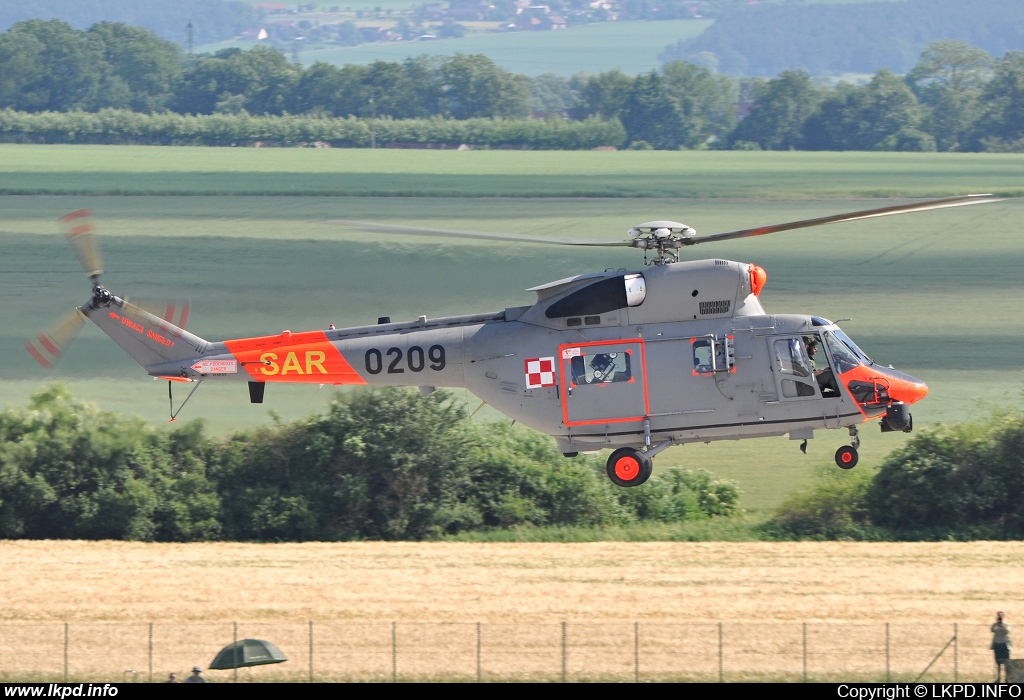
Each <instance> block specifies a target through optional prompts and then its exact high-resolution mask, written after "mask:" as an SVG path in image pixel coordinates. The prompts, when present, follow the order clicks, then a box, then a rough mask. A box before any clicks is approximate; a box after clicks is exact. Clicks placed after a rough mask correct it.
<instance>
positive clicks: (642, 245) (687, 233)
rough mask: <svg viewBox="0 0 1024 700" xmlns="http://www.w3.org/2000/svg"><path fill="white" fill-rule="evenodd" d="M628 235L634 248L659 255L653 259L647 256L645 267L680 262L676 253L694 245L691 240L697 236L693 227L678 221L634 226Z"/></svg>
mask: <svg viewBox="0 0 1024 700" xmlns="http://www.w3.org/2000/svg"><path fill="white" fill-rule="evenodd" d="M626 233H627V235H628V236H629V238H630V240H631V243H632V246H633V247H634V248H639V249H640V250H644V251H648V250H650V251H655V252H656V253H657V255H655V256H654V257H653V258H648V257H647V256H646V254H645V255H644V264H645V265H665V264H666V263H673V262H679V253H677V252H676V251H677V250H679V249H680V248H682V247H683V246H684V245H692V244H693V243H694V241H693V240H691V239H693V238H694V237H695V236H696V235H697V231H696V230H694V229H693V227H691V226H687V225H686V224H682V223H679V222H678V221H648V222H647V223H645V224H640V225H639V226H634V227H633V228H631V229H629V231H627V232H626Z"/></svg>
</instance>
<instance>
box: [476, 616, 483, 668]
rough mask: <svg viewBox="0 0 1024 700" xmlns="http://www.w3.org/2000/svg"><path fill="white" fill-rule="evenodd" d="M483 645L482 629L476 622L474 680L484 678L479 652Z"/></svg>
mask: <svg viewBox="0 0 1024 700" xmlns="http://www.w3.org/2000/svg"><path fill="white" fill-rule="evenodd" d="M482 647H483V630H482V629H481V625H480V623H479V622H478V623H476V682H477V683H482V682H483V679H484V672H483V664H482V661H481V653H482Z"/></svg>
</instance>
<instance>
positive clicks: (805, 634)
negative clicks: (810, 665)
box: [804, 622, 807, 683]
mask: <svg viewBox="0 0 1024 700" xmlns="http://www.w3.org/2000/svg"><path fill="white" fill-rule="evenodd" d="M806 682H807V623H806V622H805V623H804V683H806Z"/></svg>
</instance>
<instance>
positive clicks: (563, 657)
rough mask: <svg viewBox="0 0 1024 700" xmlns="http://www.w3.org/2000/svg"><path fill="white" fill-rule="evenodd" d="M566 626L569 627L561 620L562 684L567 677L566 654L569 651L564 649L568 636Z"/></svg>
mask: <svg viewBox="0 0 1024 700" xmlns="http://www.w3.org/2000/svg"><path fill="white" fill-rule="evenodd" d="M568 626H569V623H568V622H565V621H564V620H563V621H562V682H563V683H565V679H566V676H567V675H568V674H567V673H566V666H567V664H568V654H569V651H568V649H567V648H566V644H567V643H568V636H569V629H568Z"/></svg>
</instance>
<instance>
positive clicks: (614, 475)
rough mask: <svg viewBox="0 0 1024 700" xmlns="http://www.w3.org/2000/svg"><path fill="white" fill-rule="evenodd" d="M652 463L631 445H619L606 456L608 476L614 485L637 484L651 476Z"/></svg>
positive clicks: (626, 485) (627, 485)
mask: <svg viewBox="0 0 1024 700" xmlns="http://www.w3.org/2000/svg"><path fill="white" fill-rule="evenodd" d="M653 471H654V463H653V462H651V460H650V459H648V457H647V456H646V455H645V454H644V453H643V452H641V451H640V450H637V449H635V448H632V447H620V448H619V449H617V450H615V451H614V452H612V454H611V456H610V457H609V458H608V464H607V472H608V478H609V479H611V480H612V483H613V484H615V485H616V486H625V487H629V486H639V485H640V484H642V483H644V482H645V481H647V480H648V479H650V478H651V473H652V472H653Z"/></svg>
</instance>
